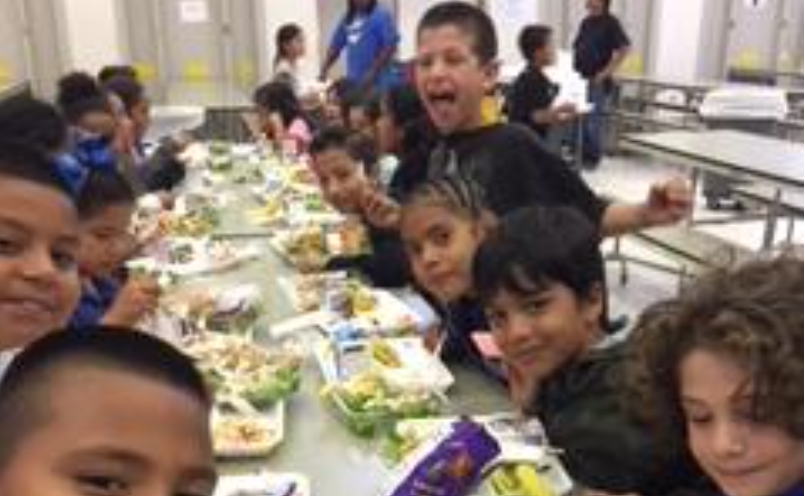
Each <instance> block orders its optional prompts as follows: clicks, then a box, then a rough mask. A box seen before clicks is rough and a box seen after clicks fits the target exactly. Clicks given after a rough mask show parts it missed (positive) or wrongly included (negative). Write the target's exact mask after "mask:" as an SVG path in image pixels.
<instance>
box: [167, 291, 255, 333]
mask: <svg viewBox="0 0 805 496" xmlns="http://www.w3.org/2000/svg"><path fill="white" fill-rule="evenodd" d="M172 308H173V311H174V312H175V313H176V314H178V315H179V316H180V317H182V318H183V319H184V320H185V321H187V322H189V323H190V324H191V325H192V327H193V328H195V329H200V330H211V331H220V332H246V331H248V330H250V329H251V328H252V327H253V326H254V323H255V322H256V321H257V320H258V319H259V318H260V317H261V315H262V310H263V309H262V305H261V304H260V292H259V289H258V288H257V287H255V286H253V285H244V286H237V287H234V288H230V289H227V290H219V291H217V292H216V293H215V294H214V293H213V292H212V291H198V292H195V293H191V294H189V295H187V296H185V297H183V298H180V299H179V301H178V302H176V303H174V304H173V305H172Z"/></svg>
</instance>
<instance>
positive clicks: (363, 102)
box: [344, 92, 380, 141]
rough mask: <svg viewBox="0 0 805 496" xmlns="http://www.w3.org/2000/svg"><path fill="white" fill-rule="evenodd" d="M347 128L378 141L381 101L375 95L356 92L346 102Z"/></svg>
mask: <svg viewBox="0 0 805 496" xmlns="http://www.w3.org/2000/svg"><path fill="white" fill-rule="evenodd" d="M344 115H346V118H347V128H348V129H349V130H350V131H353V132H356V133H362V134H363V135H365V136H367V137H368V138H369V139H371V140H373V141H374V140H376V139H377V120H378V119H379V118H380V100H379V99H378V97H377V95H376V94H374V93H364V92H354V93H352V94H350V95H348V96H347V98H346V99H345V100H344Z"/></svg>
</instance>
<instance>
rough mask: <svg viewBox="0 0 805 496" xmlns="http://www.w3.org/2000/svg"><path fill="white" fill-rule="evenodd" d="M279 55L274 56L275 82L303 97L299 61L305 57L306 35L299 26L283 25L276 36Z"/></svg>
mask: <svg viewBox="0 0 805 496" xmlns="http://www.w3.org/2000/svg"><path fill="white" fill-rule="evenodd" d="M274 41H275V45H276V47H277V53H276V55H274V80H275V81H279V82H284V83H286V84H287V85H288V86H290V87H291V89H292V90H293V92H294V94H295V95H296V96H301V94H300V91H301V88H300V82H299V64H298V62H299V59H301V58H302V57H303V56H304V55H305V35H304V33H303V32H302V28H300V27H299V26H298V25H297V24H293V23H290V24H283V25H282V26H280V28H279V29H278V30H277V34H276V36H275V40H274Z"/></svg>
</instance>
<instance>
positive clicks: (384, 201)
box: [361, 191, 401, 230]
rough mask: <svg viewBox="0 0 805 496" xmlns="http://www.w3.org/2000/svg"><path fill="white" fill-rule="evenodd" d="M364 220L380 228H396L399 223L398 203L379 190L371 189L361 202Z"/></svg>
mask: <svg viewBox="0 0 805 496" xmlns="http://www.w3.org/2000/svg"><path fill="white" fill-rule="evenodd" d="M361 209H362V210H363V214H364V216H365V217H366V220H367V221H368V222H369V223H370V224H372V225H373V226H375V227H377V228H380V229H395V230H396V229H397V227H398V226H399V224H400V210H401V209H400V205H399V204H398V203H397V202H396V201H394V200H393V199H392V198H390V197H389V196H387V195H386V194H385V193H383V192H381V191H372V192H371V193H369V194H367V195H366V196H365V197H364V198H363V201H362V202H361Z"/></svg>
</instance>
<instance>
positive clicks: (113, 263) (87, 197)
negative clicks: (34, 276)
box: [70, 170, 159, 328]
mask: <svg viewBox="0 0 805 496" xmlns="http://www.w3.org/2000/svg"><path fill="white" fill-rule="evenodd" d="M76 204H77V206H78V215H79V223H80V227H81V246H80V249H79V252H78V268H79V275H80V277H81V299H80V300H79V302H78V307H77V308H76V310H75V312H74V313H73V316H72V318H71V319H70V327H71V328H80V327H85V326H90V325H97V324H101V323H102V324H105V325H127V326H133V325H136V324H137V323H138V322H139V321H140V320H141V319H142V318H143V317H144V316H145V315H147V314H148V313H150V312H152V311H153V310H155V309H156V307H157V304H158V299H159V287H158V285H157V283H156V281H154V280H153V279H152V278H150V277H146V276H130V277H128V278H127V279H126V280H121V278H120V277H119V273H120V270H121V269H122V266H123V263H124V262H125V260H126V259H127V258H128V257H129V256H130V255H131V254H132V253H133V251H134V250H135V249H136V243H135V242H134V239H133V238H132V236H131V235H130V234H129V231H128V228H129V222H130V219H131V215H132V213H133V210H134V192H133V191H132V188H131V186H130V185H129V184H128V182H127V181H126V179H125V178H124V177H123V176H122V175H121V174H120V173H119V172H117V171H114V170H113V171H101V170H93V171H91V172H89V174H88V176H87V178H86V180H85V181H84V184H83V185H82V186H81V191H80V193H79V195H78V198H77V200H76Z"/></svg>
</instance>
